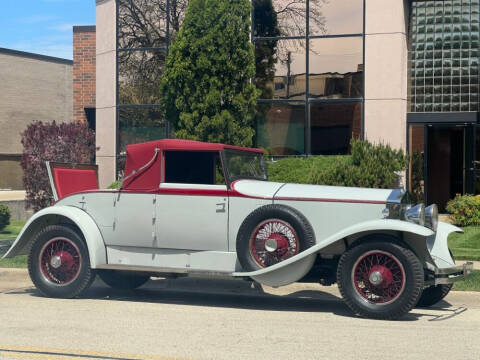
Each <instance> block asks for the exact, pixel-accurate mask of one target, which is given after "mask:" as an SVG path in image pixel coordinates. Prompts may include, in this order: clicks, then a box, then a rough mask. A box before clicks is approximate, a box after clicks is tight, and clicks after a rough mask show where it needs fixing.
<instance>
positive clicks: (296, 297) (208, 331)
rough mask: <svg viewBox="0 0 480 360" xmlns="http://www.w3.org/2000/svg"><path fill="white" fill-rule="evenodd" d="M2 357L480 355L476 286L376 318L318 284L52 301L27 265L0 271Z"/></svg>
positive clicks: (160, 284)
mask: <svg viewBox="0 0 480 360" xmlns="http://www.w3.org/2000/svg"><path fill="white" fill-rule="evenodd" d="M0 359H54V360H55V359H164V360H165V359H188V360H190V359H191V360H193V359H206V360H207V359H208V360H211V359H262V360H263V359H274V360H280V359H315V360H316V359H329V360H330V359H342V360H343V359H388V360H393V359H402V360H403V359H409V360H412V359H435V360H441V359H448V360H453V359H462V360H469V359H472V360H478V359H480V293H462V292H452V293H451V294H450V295H449V296H448V297H447V298H446V301H443V302H442V303H440V304H439V305H438V306H436V307H434V308H432V309H428V310H425V309H415V310H414V311H413V312H412V313H410V314H409V315H408V316H407V317H405V318H404V319H403V320H401V321H377V320H367V319H360V318H357V317H355V316H353V315H352V314H351V313H350V311H349V310H348V309H347V308H346V306H345V305H344V304H343V302H342V301H341V299H340V297H339V294H338V290H337V289H336V287H321V286H319V285H315V284H295V285H292V286H288V287H284V288H279V289H271V288H266V289H264V290H262V289H261V288H255V287H253V286H252V284H251V283H249V282H246V281H242V280H237V281H227V280H215V281H213V280H203V279H177V280H164V279H156V280H152V281H150V282H149V283H148V284H147V285H145V286H144V287H142V288H140V289H138V290H136V291H116V290H112V289H109V288H108V287H106V286H105V285H103V283H101V281H100V280H97V282H96V283H95V284H94V286H93V287H92V288H91V289H90V290H89V291H88V293H87V294H86V295H85V296H84V297H82V298H80V299H74V300H59V299H49V298H44V297H41V296H40V294H39V293H38V292H37V291H36V290H35V289H34V288H33V286H32V284H31V282H30V281H29V279H28V276H27V273H26V271H25V270H5V269H0Z"/></svg>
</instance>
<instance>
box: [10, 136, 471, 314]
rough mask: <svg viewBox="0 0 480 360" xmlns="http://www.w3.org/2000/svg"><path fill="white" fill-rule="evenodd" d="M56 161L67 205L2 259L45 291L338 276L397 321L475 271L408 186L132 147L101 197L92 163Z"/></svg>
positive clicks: (187, 149)
mask: <svg viewBox="0 0 480 360" xmlns="http://www.w3.org/2000/svg"><path fill="white" fill-rule="evenodd" d="M48 167H49V175H50V180H51V182H52V187H53V190H54V196H55V197H56V198H57V200H58V201H57V202H56V203H55V205H53V206H51V207H49V208H46V209H43V210H42V211H39V212H38V213H36V214H35V215H34V216H33V217H32V218H31V219H30V220H29V221H28V223H27V224H26V225H25V227H24V228H23V230H22V232H21V233H20V235H19V236H18V238H17V239H16V241H15V243H14V244H13V245H12V247H11V248H10V249H9V251H8V253H7V254H6V255H5V257H7V258H10V257H14V256H17V255H22V254H28V268H29V273H30V276H31V279H32V281H33V283H34V284H35V286H36V287H37V288H38V289H39V290H40V291H41V292H42V293H43V294H44V295H46V296H52V297H62V298H71V297H75V296H78V295H80V294H81V293H83V292H84V291H85V290H86V289H87V288H88V287H89V286H90V284H91V283H92V281H93V280H94V278H95V276H96V275H97V274H98V275H99V276H100V277H101V278H102V279H103V280H104V281H105V282H106V283H107V284H109V285H110V286H112V287H118V288H136V287H138V286H141V285H142V284H144V283H145V282H146V281H148V280H149V278H150V276H172V274H195V275H199V274H200V275H201V274H207V275H209V276H212V275H218V276H222V277H225V276H229V277H232V278H244V279H253V280H254V281H257V282H259V283H261V284H264V285H268V286H274V287H277V286H282V285H287V284H290V283H293V282H296V281H305V282H320V283H321V284H324V285H330V284H333V283H335V282H336V283H338V287H339V289H340V292H341V294H342V296H343V298H344V301H345V302H346V304H347V305H348V306H349V307H350V309H351V310H352V311H353V312H355V313H356V314H359V315H361V316H365V317H370V318H377V319H396V318H399V317H401V316H403V315H404V314H406V313H407V312H409V311H410V310H411V309H412V308H413V307H414V306H416V305H417V304H418V305H421V306H429V305H432V304H434V303H436V302H438V301H440V300H441V299H442V298H443V297H444V296H445V295H446V294H447V293H448V291H449V290H450V288H451V286H452V283H453V282H454V281H455V280H458V279H462V278H464V277H465V276H466V275H468V274H469V273H470V272H471V269H472V264H470V263H469V264H464V265H463V266H455V263H454V260H453V259H452V256H451V254H450V252H449V249H448V245H447V237H448V235H449V234H450V233H452V232H461V230H460V229H459V228H456V227H454V226H452V225H449V224H446V223H442V222H438V214H437V208H436V206H435V205H431V206H429V207H427V208H426V209H425V207H424V206H423V205H416V206H412V205H411V204H409V203H408V202H407V200H406V196H405V192H404V191H402V190H379V189H362V188H345V187H331V186H313V185H299V184H284V183H276V182H268V181H267V174H266V169H265V162H264V155H263V152H262V150H260V149H252V148H240V147H235V146H229V145H223V144H210V143H202V142H196V141H187V140H159V141H153V142H148V143H143V144H137V145H130V146H128V147H127V160H126V168H125V174H126V175H127V176H126V177H125V179H124V180H123V183H122V186H121V188H120V189H118V190H98V189H97V187H98V186H97V177H96V176H97V175H96V168H92V167H89V166H67V165H62V164H49V166H48Z"/></svg>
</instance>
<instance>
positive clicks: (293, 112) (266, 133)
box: [257, 102, 305, 155]
mask: <svg viewBox="0 0 480 360" xmlns="http://www.w3.org/2000/svg"><path fill="white" fill-rule="evenodd" d="M257 111H258V115H259V118H258V121H257V145H258V146H260V147H262V148H264V149H267V150H268V152H269V153H270V154H274V155H301V154H304V153H305V104H304V103H298V102H297V103H292V102H286V103H280V104H271V103H260V104H259V105H258V108H257Z"/></svg>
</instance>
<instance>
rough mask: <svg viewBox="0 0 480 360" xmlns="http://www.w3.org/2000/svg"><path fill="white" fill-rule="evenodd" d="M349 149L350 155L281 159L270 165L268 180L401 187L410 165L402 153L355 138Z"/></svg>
mask: <svg viewBox="0 0 480 360" xmlns="http://www.w3.org/2000/svg"><path fill="white" fill-rule="evenodd" d="M350 147H351V155H349V156H315V157H308V158H285V159H282V160H279V161H277V162H275V163H273V164H269V166H268V171H269V179H270V180H271V181H278V182H289V183H300V184H316V185H334V186H354V187H367V188H383V189H388V188H395V187H397V186H398V185H399V184H398V183H399V173H401V172H402V171H405V170H406V168H407V166H408V157H407V156H406V155H405V154H404V153H403V151H401V150H394V149H392V148H391V147H390V146H388V145H384V144H375V145H374V144H371V143H369V142H367V141H362V140H355V139H353V140H352V141H351V143H350Z"/></svg>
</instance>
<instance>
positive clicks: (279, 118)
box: [253, 0, 364, 156]
mask: <svg viewBox="0 0 480 360" xmlns="http://www.w3.org/2000/svg"><path fill="white" fill-rule="evenodd" d="M270 4H272V5H273V7H272V6H271V5H270ZM307 9H308V10H307ZM363 15H364V0H335V1H328V2H326V1H317V0H310V1H308V0H306V1H285V0H274V1H270V0H253V42H254V44H255V61H256V77H255V79H254V81H255V84H256V85H257V87H258V88H259V89H260V90H261V95H260V97H261V99H260V100H259V105H258V115H257V137H256V139H257V146H260V147H264V148H267V149H268V150H269V152H270V153H271V154H273V155H282V156H285V155H301V154H312V155H317V154H346V153H348V152H349V142H350V139H351V138H352V136H355V137H362V116H363V110H362V109H363V94H364V86H363V84H364V72H363V68H364V66H363V59H364V55H363V48H364V34H363V26H364V24H363V18H364V16H363ZM342 99H348V100H342Z"/></svg>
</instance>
